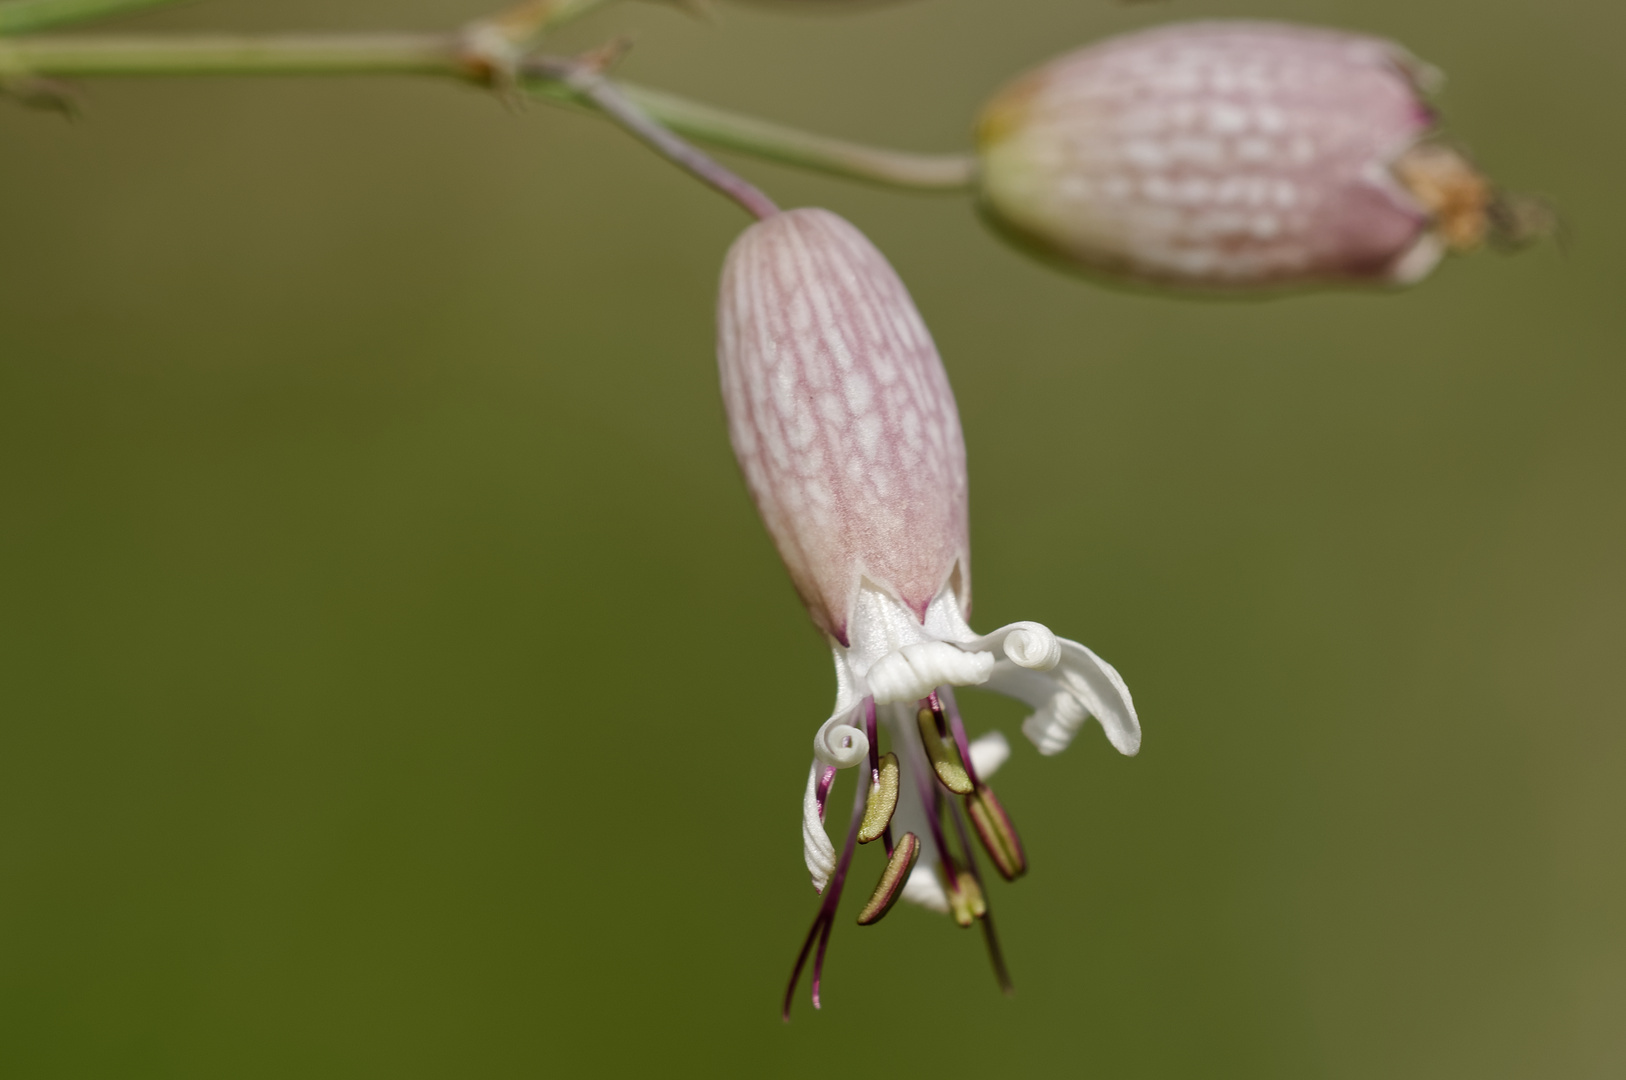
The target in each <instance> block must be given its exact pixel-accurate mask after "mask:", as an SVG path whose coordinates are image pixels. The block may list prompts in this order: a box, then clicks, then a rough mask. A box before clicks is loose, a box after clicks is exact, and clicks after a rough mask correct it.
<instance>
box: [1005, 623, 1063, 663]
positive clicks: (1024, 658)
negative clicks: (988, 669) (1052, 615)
mask: <svg viewBox="0 0 1626 1080" xmlns="http://www.w3.org/2000/svg"><path fill="white" fill-rule="evenodd" d="M1004 645H1005V656H1006V657H1007V658H1008V659H1009V660H1010V661H1011V663H1013V664H1016V665H1017V666H1018V667H1025V668H1028V669H1030V670H1033V671H1049V670H1050V669H1051V668H1053V667H1055V666H1056V665H1057V664H1059V663H1061V643H1060V642H1059V641H1057V640H1056V635H1055V634H1052V633H1051V632H1050V628H1049V627H1047V626H1041V625H1040V624H1039V623H1017V624H1015V625H1014V626H1012V627H1011V628H1010V632H1009V633H1007V634H1006V635H1005V642H1004Z"/></svg>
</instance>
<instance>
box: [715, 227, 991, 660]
mask: <svg viewBox="0 0 1626 1080" xmlns="http://www.w3.org/2000/svg"><path fill="white" fill-rule="evenodd" d="M717 322H718V342H719V344H718V361H719V365H720V367H721V369H722V382H723V400H724V403H725V404H726V405H727V407H728V422H729V434H730V437H731V439H732V441H733V444H734V453H735V454H736V455H737V456H738V457H739V461H740V466H741V468H742V469H743V470H744V472H745V480H746V484H747V485H748V486H749V487H750V489H751V495H752V497H753V498H754V499H755V500H756V504H757V509H758V510H759V511H760V512H761V514H762V518H763V521H764V522H766V524H767V526H768V532H769V533H770V534H772V536H773V539H774V543H775V544H776V545H778V548H779V554H780V556H781V557H782V558H783V559H784V561H785V566H786V567H787V568H788V569H789V570H790V575H791V579H792V580H793V581H794V582H795V584H796V589H797V591H798V592H799V593H801V596H802V600H803V602H804V603H805V604H806V605H807V609H808V612H809V613H810V614H811V615H812V616H813V621H814V622H815V623H817V624H818V626H819V628H820V629H822V630H823V631H824V632H825V633H827V634H829V635H830V636H831V637H832V638H834V639H835V640H837V641H839V642H841V643H842V644H843V645H846V644H848V643H849V640H848V622H849V619H850V618H851V616H852V612H853V605H854V603H855V601H856V599H857V596H858V587H859V582H860V580H861V579H868V580H869V581H870V582H871V583H873V584H874V585H876V586H879V587H880V588H881V589H882V590H883V591H885V592H886V593H888V594H890V595H891V596H892V597H893V598H894V599H896V600H899V601H901V602H902V603H903V604H904V605H905V606H906V607H907V608H908V609H909V610H911V611H913V612H914V613H915V614H916V615H917V616H918V617H920V618H924V617H925V613H926V608H927V606H928V605H929V604H930V603H931V602H932V600H933V598H934V597H936V596H937V594H938V593H939V592H940V591H941V590H942V588H943V586H944V585H945V584H947V583H948V581H949V577H950V575H951V574H954V573H955V571H956V568H958V576H957V583H956V584H957V588H956V589H955V594H956V596H957V597H958V599H959V602H960V605H961V609H962V610H961V614H962V617H963V616H964V615H965V614H966V613H967V612H968V610H969V607H970V592H969V577H968V575H969V572H970V541H969V539H968V534H967V526H966V471H965V443H964V441H963V438H962V436H961V434H960V418H959V414H958V412H957V411H956V409H955V406H954V394H953V391H951V390H950V389H949V383H948V376H947V375H946V374H945V373H944V371H943V364H942V362H941V361H940V360H939V359H938V357H937V349H936V347H935V346H934V345H933V344H932V338H931V334H930V333H928V332H927V330H926V325H925V323H923V322H922V321H921V318H920V314H919V313H918V312H917V311H916V310H915V305H914V302H913V301H911V300H910V298H909V292H908V290H907V289H905V288H904V286H903V282H901V281H899V280H898V275H897V274H896V273H894V272H893V270H892V267H891V266H890V265H889V264H888V263H887V261H886V259H885V257H884V256H882V255H881V253H880V252H879V251H877V250H876V249H875V246H874V245H873V244H871V243H870V242H869V241H868V240H867V239H865V238H864V235H863V234H862V233H860V232H859V231H858V230H857V229H855V228H853V227H852V226H851V225H849V224H848V223H847V222H846V221H844V220H842V219H841V218H839V217H837V216H836V215H835V214H832V213H830V212H829V211H827V210H792V211H788V212H786V213H782V214H778V215H776V216H774V217H771V218H769V219H767V220H766V221H761V222H758V223H757V224H755V225H753V226H751V228H749V229H747V230H746V232H745V233H744V235H742V236H741V237H740V238H739V240H737V241H736V242H735V244H734V247H733V250H731V251H730V252H729V254H728V261H727V264H726V265H725V266H724V268H723V282H722V292H721V299H720V302H719V310H718V316H717Z"/></svg>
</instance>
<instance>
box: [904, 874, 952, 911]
mask: <svg viewBox="0 0 1626 1080" xmlns="http://www.w3.org/2000/svg"><path fill="white" fill-rule="evenodd" d="M903 898H904V899H905V900H907V901H909V902H910V903H911V904H919V905H920V906H921V907H923V908H926V909H927V910H928V911H935V912H938V913H939V914H943V915H946V914H948V909H949V903H948V896H947V895H946V894H945V893H944V892H943V886H942V885H941V884H940V883H939V882H938V880H937V870H936V864H935V863H934V864H932V865H931V866H928V865H926V863H925V862H921V863H919V864H918V865H917V866H916V867H915V868H914V870H912V871H911V872H910V874H909V880H908V881H906V882H904V883H903Z"/></svg>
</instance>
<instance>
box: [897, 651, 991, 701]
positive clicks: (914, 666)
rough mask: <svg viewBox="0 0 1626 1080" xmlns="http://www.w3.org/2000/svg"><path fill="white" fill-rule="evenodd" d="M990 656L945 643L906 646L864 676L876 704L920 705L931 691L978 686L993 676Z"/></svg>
mask: <svg viewBox="0 0 1626 1080" xmlns="http://www.w3.org/2000/svg"><path fill="white" fill-rule="evenodd" d="M994 663H995V657H994V654H993V653H991V652H967V651H965V650H964V649H961V648H959V647H957V646H954V645H950V644H949V643H947V642H945V641H922V642H918V643H916V644H914V645H905V646H904V647H903V648H901V649H898V650H897V651H895V652H890V653H888V654H886V655H885V656H883V657H881V658H880V659H879V660H877V661H876V662H875V664H874V666H872V667H871V668H870V669H869V674H868V676H867V678H868V681H869V688H870V692H871V693H872V694H874V695H875V704H877V705H885V704H889V703H891V702H895V701H919V700H920V699H921V698H923V697H925V696H926V695H927V694H929V693H931V692H932V691H933V690H934V689H936V688H937V687H939V686H943V685H945V684H947V685H949V686H977V685H979V684H981V683H985V682H987V681H988V676H989V675H991V674H993V671H994Z"/></svg>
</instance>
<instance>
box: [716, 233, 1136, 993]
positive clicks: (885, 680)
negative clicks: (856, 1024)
mask: <svg viewBox="0 0 1626 1080" xmlns="http://www.w3.org/2000/svg"><path fill="white" fill-rule="evenodd" d="M717 321H718V339H719V342H718V363H719V366H720V368H721V373H722V385H723V400H724V403H725V405H726V406H727V410H728V421H729V434H730V437H731V440H732V442H733V445H734V452H735V455H736V456H737V457H738V458H739V462H740V466H741V468H742V469H743V471H744V473H745V480H746V484H747V486H748V487H749V488H750V490H751V494H752V497H753V498H754V499H755V500H756V504H757V509H758V510H759V511H760V512H761V514H762V519H763V521H764V522H765V523H766V525H767V527H768V532H769V533H770V534H771V535H772V537H773V540H774V543H775V544H776V545H777V546H778V548H779V554H780V556H781V557H782V558H783V559H784V562H785V566H786V568H787V569H788V570H789V571H790V576H791V579H792V581H793V582H794V583H795V585H796V589H797V591H798V592H799V593H800V594H801V597H802V601H803V602H804V603H805V604H806V605H807V610H808V613H809V614H810V615H811V616H812V618H813V621H814V623H816V624H817V625H818V627H819V629H820V630H822V631H823V632H824V634H825V636H826V638H828V640H829V642H830V647H831V650H832V652H833V653H834V655H835V667H836V705H835V709H834V711H833V712H832V713H831V715H830V718H829V719H828V720H826V721H825V722H824V724H823V725H822V726H820V727H819V729H818V731H817V733H816V734H815V735H814V737H813V763H812V766H811V767H810V768H809V770H808V777H807V789H806V792H805V795H804V798H803V811H802V839H803V856H804V858H805V860H806V863H807V868H808V872H809V873H810V874H811V875H812V879H813V887H814V888H815V889H817V890H818V891H819V892H821V893H822V894H823V899H822V902H821V905H820V907H819V912H818V916H817V917H816V918H815V920H814V922H813V927H812V929H811V930H810V931H809V932H808V936H807V939H806V941H805V942H804V943H803V946H802V951H801V954H800V955H799V956H798V957H797V960H796V966H795V970H794V971H793V973H792V975H791V982H790V987H789V988H788V989H787V990H786V993H785V1014H786V1016H787V1017H788V1016H789V1011H790V1001H791V997H792V995H793V994H794V992H795V988H796V982H797V979H798V977H799V976H800V974H801V970H802V967H803V965H804V964H805V963H806V961H807V959H808V956H809V952H810V951H811V950H812V949H813V948H814V946H815V943H816V945H817V954H816V956H815V958H814V964H813V1003H814V1005H815V1007H817V1005H818V1003H819V982H820V977H821V973H822V968H823V962H824V952H825V948H826V946H827V944H828V942H829V938H830V930H831V927H832V925H833V923H834V918H835V912H836V905H837V903H838V902H839V900H840V896H841V891H842V886H843V884H844V883H845V881H846V877H847V873H848V870H849V868H850V866H851V862H852V858H853V852H854V849H855V847H856V846H857V845H859V844H866V843H870V842H872V841H875V840H880V841H881V842H882V844H883V846H884V847H885V849H886V853H887V862H886V867H885V869H884V870H883V871H882V874H881V879H880V883H879V884H878V885H877V886H876V888H875V891H874V893H873V894H872V895H871V897H870V899H869V901H868V903H866V904H865V906H864V907H863V909H862V910H861V911H860V912H859V915H858V922H859V923H860V924H861V925H869V924H872V923H874V922H876V921H877V920H879V919H880V918H881V917H882V916H883V915H885V914H886V912H887V911H888V910H890V908H891V907H892V905H893V904H894V903H895V902H896V901H897V900H898V899H899V898H900V897H902V898H904V899H907V900H911V901H914V902H916V903H918V904H921V905H923V906H925V907H928V908H931V909H934V910H937V911H941V912H946V913H950V914H952V915H953V917H954V919H955V921H956V922H958V923H959V924H960V925H961V926H970V925H972V924H973V923H976V922H979V921H980V922H981V924H982V926H983V929H984V932H985V934H986V936H987V940H988V944H989V949H990V953H991V956H992V958H993V962H994V966H995V971H996V974H997V975H998V976H999V978H1000V980H1001V983H1002V984H1004V985H1007V986H1008V985H1009V981H1008V979H1007V977H1006V974H1005V970H1004V964H1003V961H1002V959H1001V958H1000V954H999V949H998V944H997V940H996V939H995V937H994V935H993V928H992V923H991V920H990V918H989V915H988V905H987V897H986V895H985V893H984V890H983V887H982V881H981V877H980V875H979V871H978V865H977V860H976V857H975V855H974V854H973V851H972V847H971V841H970V839H969V837H970V835H971V834H972V833H974V834H975V835H976V836H977V838H978V840H979V841H980V842H981V845H982V847H983V849H984V850H985V851H986V852H987V854H988V857H989V859H990V860H991V861H992V863H993V864H994V866H995V868H996V869H997V870H998V871H999V872H1000V874H1001V875H1003V876H1004V877H1005V878H1007V879H1012V880H1014V879H1015V878H1017V877H1019V876H1020V875H1021V874H1023V873H1024V872H1025V871H1026V869H1027V856H1026V854H1025V853H1024V851H1023V849H1022V842H1021V840H1020V838H1019V837H1018V836H1017V832H1016V829H1015V827H1014V826H1013V825H1012V824H1011V820H1010V817H1009V816H1008V815H1007V814H1006V812H1005V810H1004V808H1003V807H1002V806H1001V804H1000V802H999V800H998V799H997V798H996V797H995V796H994V793H993V790H992V789H991V788H990V787H989V786H988V778H989V776H990V775H991V774H992V773H993V771H994V770H995V769H996V768H997V767H998V766H999V764H1000V763H1001V762H1002V761H1003V760H1004V759H1005V756H1006V754H1007V753H1008V750H1009V748H1008V746H1007V745H1006V743H1005V740H1004V738H1003V737H1002V736H1000V735H999V734H998V733H997V732H996V733H993V734H991V735H989V736H985V737H984V738H982V739H979V740H977V741H976V742H975V743H973V742H971V741H970V740H968V738H967V736H966V729H965V725H964V723H963V722H962V720H961V717H960V713H959V710H958V708H957V706H956V703H955V699H954V692H953V688H954V687H956V686H973V685H975V686H986V687H989V688H990V689H993V690H996V691H1000V692H1002V693H1005V694H1009V695H1011V696H1012V697H1016V698H1019V699H1021V700H1022V701H1024V702H1026V703H1027V704H1028V705H1030V706H1031V707H1032V708H1033V710H1034V712H1033V713H1032V715H1031V716H1029V717H1028V718H1027V720H1026V721H1025V722H1024V723H1023V725H1022V727H1023V731H1024V732H1026V734H1027V735H1028V737H1029V738H1030V739H1031V740H1032V741H1033V742H1034V744H1035V745H1037V747H1038V748H1039V751H1040V753H1043V754H1055V753H1059V752H1060V751H1061V750H1063V749H1064V748H1066V746H1067V744H1068V743H1069V742H1070V741H1072V738H1073V736H1074V735H1075V734H1076V733H1077V732H1078V729H1079V728H1080V726H1082V725H1083V723H1084V721H1085V720H1087V719H1088V718H1089V717H1091V716H1093V717H1095V718H1096V719H1097V720H1098V721H1099V722H1100V724H1101V727H1102V728H1103V730H1105V732H1106V735H1107V738H1108V739H1109V740H1110V741H1111V743H1112V745H1113V746H1115V747H1116V748H1117V749H1118V750H1119V751H1121V752H1122V753H1125V754H1133V753H1135V752H1136V751H1137V750H1138V749H1139V748H1140V723H1139V721H1138V720H1137V719H1136V717H1135V707H1134V705H1133V704H1132V702H1131V701H1130V697H1129V690H1128V688H1127V687H1126V686H1125V685H1124V682H1123V680H1122V679H1121V678H1120V677H1119V676H1118V673H1117V672H1116V671H1115V670H1113V668H1112V666H1111V665H1110V664H1108V663H1107V662H1106V661H1104V660H1102V659H1101V658H1100V657H1098V656H1096V655H1095V654H1094V653H1092V652H1091V651H1090V650H1089V649H1087V648H1085V647H1084V646H1082V645H1080V644H1078V643H1077V642H1073V641H1067V640H1065V639H1063V638H1058V637H1056V636H1055V635H1054V634H1052V633H1051V632H1050V631H1049V630H1047V629H1046V628H1045V627H1043V626H1041V625H1039V624H1038V623H1032V622H1022V623H1013V624H1012V625H1010V626H1006V627H1002V628H1000V629H999V630H996V631H994V632H993V633H991V634H985V635H979V634H977V633H976V632H975V631H973V630H972V629H971V628H970V627H969V626H968V625H967V619H968V618H969V617H970V612H971V562H970V555H971V551H970V542H969V536H968V533H967V519H966V509H967V501H966V499H967V485H966V466H965V442H964V439H963V437H962V435H961V432H960V419H959V413H958V411H957V410H956V408H955V404H954V395H953V392H952V391H951V390H950V389H949V383H948V376H947V374H946V373H945V372H944V370H943V365H942V361H941V360H939V359H938V355H937V350H936V347H935V346H934V345H933V344H932V339H931V335H930V334H929V333H928V332H927V330H926V326H925V324H924V323H923V322H922V321H921V318H920V315H919V313H918V312H917V311H916V310H915V306H914V303H913V302H912V301H911V300H910V298H909V293H908V291H907V290H906V289H905V288H904V286H903V283H902V282H901V281H900V280H899V279H898V276H897V274H896V273H894V272H893V270H892V267H891V266H890V265H888V263H887V261H886V259H885V258H884V257H883V256H882V255H881V253H880V252H879V251H877V250H876V249H875V247H874V245H872V244H871V243H870V242H869V241H868V240H867V239H865V238H864V236H863V234H861V233H860V232H859V231H858V230H857V229H855V228H854V227H853V226H852V225H850V224H848V223H847V222H846V221H844V220H843V219H841V218H840V217H837V216H836V215H835V214H832V213H830V212H828V211H825V210H816V209H807V210H792V211H788V212H785V213H781V214H778V215H776V216H773V217H770V218H768V219H767V220H765V221H761V222H758V223H757V224H755V225H753V226H751V228H749V229H748V230H746V232H745V233H744V234H743V235H741V236H740V238H739V239H738V240H737V241H736V242H735V243H734V246H733V248H732V250H731V251H730V252H729V255H728V261H727V263H726V265H725V266H724V269H723V280H722V289H721V297H720V301H719V310H718V320H717ZM882 725H884V726H885V728H886V730H887V737H888V740H889V743H890V747H891V749H890V751H889V752H888V753H885V754H882V753H881V736H880V727H881V726H882ZM852 767H860V768H859V782H858V785H857V791H856V793H855V797H854V804H853V814H852V818H851V821H850V823H849V825H848V828H847V833H846V841H845V843H844V844H843V845H842V848H841V852H840V855H839V857H838V856H837V854H836V849H835V846H834V845H833V844H832V843H831V841H830V838H829V836H828V835H827V834H826V833H825V829H824V816H825V804H826V801H827V800H828V797H829V793H830V787H831V784H832V783H833V782H834V780H835V776H836V772H837V770H839V769H845V768H852ZM968 819H969V827H968V823H967V822H968ZM951 837H952V839H953V842H952V843H951V842H950V838H951Z"/></svg>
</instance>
